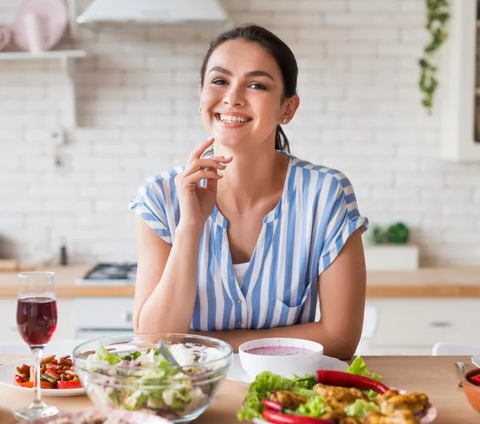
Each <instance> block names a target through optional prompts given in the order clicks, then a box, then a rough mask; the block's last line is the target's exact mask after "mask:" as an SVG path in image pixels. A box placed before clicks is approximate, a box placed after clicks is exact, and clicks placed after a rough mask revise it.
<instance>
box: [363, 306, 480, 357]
mask: <svg viewBox="0 0 480 424" xmlns="http://www.w3.org/2000/svg"><path fill="white" fill-rule="evenodd" d="M367 303H368V305H370V306H373V307H375V308H377V311H378V326H377V329H376V331H375V334H374V336H373V338H372V341H371V347H372V352H375V351H377V352H379V351H382V352H389V353H388V354H394V353H395V352H398V354H402V353H403V352H405V351H408V352H411V353H412V354H422V353H426V354H431V349H432V347H433V345H434V344H435V343H436V342H439V341H446V342H457V343H466V344H468V343H475V342H476V343H478V341H479V336H480V330H479V328H480V315H479V314H478V310H480V300H477V299H431V298H428V299H410V298H403V299H370V300H368V302H367Z"/></svg>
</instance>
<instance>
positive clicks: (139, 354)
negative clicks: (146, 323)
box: [85, 345, 223, 418]
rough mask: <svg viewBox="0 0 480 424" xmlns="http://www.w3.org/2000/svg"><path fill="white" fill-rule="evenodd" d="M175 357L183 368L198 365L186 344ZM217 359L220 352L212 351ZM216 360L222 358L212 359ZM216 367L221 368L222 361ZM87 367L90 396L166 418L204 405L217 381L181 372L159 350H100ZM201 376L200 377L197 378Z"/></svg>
mask: <svg viewBox="0 0 480 424" xmlns="http://www.w3.org/2000/svg"><path fill="white" fill-rule="evenodd" d="M171 351H172V354H173V355H174V357H175V359H176V360H177V361H178V362H179V364H180V365H184V366H186V365H189V364H193V363H194V360H195V358H194V356H193V353H192V352H191V351H190V350H189V349H188V348H186V347H185V346H183V345H173V346H172V347H171ZM210 353H211V354H213V356H215V353H216V352H210ZM209 359H211V360H215V359H218V358H212V357H211V355H210V358H209ZM219 362H220V363H218V364H217V365H216V367H215V368H218V367H221V366H222V362H223V361H219ZM85 368H86V370H87V371H88V372H89V377H87V378H91V381H90V384H87V387H90V393H91V394H92V395H93V396H95V397H97V398H98V399H99V400H100V402H101V404H102V405H104V406H106V407H109V408H113V409H127V410H132V411H138V410H149V411H150V412H153V413H156V414H157V415H162V416H165V417H172V418H173V417H178V416H183V415H185V414H188V413H189V412H191V411H194V410H195V409H197V408H199V407H200V406H202V405H203V404H204V403H205V402H206V401H207V399H208V398H209V396H210V394H211V391H212V390H213V385H214V384H216V381H215V380H216V379H215V378H213V379H212V378H209V379H207V380H208V381H205V382H202V380H201V376H202V372H203V373H205V372H208V371H211V370H213V368H214V367H209V369H204V370H203V371H198V369H195V368H193V369H192V370H191V371H192V372H193V373H197V374H192V375H190V374H189V375H187V374H185V373H183V372H181V371H180V370H179V369H178V367H176V366H173V365H172V364H170V362H168V361H167V360H166V359H165V358H164V357H163V356H162V355H161V354H160V353H159V351H158V350H157V349H155V348H150V349H148V350H145V351H130V352H124V353H122V354H120V353H113V352H110V351H108V350H107V349H106V348H104V347H100V348H98V349H97V351H96V352H95V353H94V354H91V355H89V356H88V357H87V359H86V363H85ZM196 377H198V378H196Z"/></svg>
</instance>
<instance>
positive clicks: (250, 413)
mask: <svg viewBox="0 0 480 424" xmlns="http://www.w3.org/2000/svg"><path fill="white" fill-rule="evenodd" d="M314 384H315V378H314V377H312V376H305V377H303V378H296V379H289V378H285V377H282V376H280V375H277V374H273V373H271V372H268V371H265V372H262V373H261V374H259V375H257V377H256V378H255V381H254V382H253V383H252V384H250V388H249V389H248V394H247V396H246V397H245V400H244V402H243V405H242V409H240V410H239V411H238V412H237V418H238V420H239V421H244V420H249V421H251V420H252V419H253V418H261V411H262V408H263V407H262V404H261V403H260V402H261V400H262V399H267V398H268V397H269V395H270V392H271V391H272V390H290V391H293V392H295V393H297V394H298V392H300V391H302V390H308V389H311V388H312V387H313V386H314Z"/></svg>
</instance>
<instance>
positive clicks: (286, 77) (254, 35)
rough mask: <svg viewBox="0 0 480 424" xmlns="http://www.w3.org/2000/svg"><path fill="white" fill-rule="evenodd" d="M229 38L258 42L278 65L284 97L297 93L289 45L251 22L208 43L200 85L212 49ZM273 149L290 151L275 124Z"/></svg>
mask: <svg viewBox="0 0 480 424" xmlns="http://www.w3.org/2000/svg"><path fill="white" fill-rule="evenodd" d="M231 40H244V41H249V42H253V43H258V44H260V45H261V46H262V47H263V48H264V49H265V50H267V51H268V52H269V53H270V54H271V55H272V56H273V58H274V59H275V60H276V61H277V63H278V66H279V67H280V71H281V72H282V77H283V86H284V90H283V95H284V97H286V98H289V97H292V96H293V95H294V94H296V93H297V75H298V67H297V61H296V60H295V56H294V55H293V53H292V51H291V50H290V47H288V46H287V45H286V44H285V43H284V42H283V41H282V40H280V38H278V37H277V36H276V35H275V34H272V33H271V32H270V31H268V30H267V29H265V28H262V27H260V26H257V25H251V24H248V25H242V26H239V27H235V28H232V29H230V30H228V31H225V32H223V33H221V34H220V35H218V36H217V37H216V38H215V39H214V40H213V41H212V42H211V43H210V48H209V49H208V52H207V54H206V55H205V58H204V59H203V64H202V69H201V76H200V84H201V86H202V87H203V83H204V80H205V72H206V68H207V63H208V60H209V59H210V56H211V55H212V53H213V51H214V50H215V49H216V48H217V47H218V46H219V45H220V44H223V43H225V42H226V41H231ZM275 149H276V150H284V151H286V152H290V144H289V143H288V139H287V136H286V135H285V133H284V132H283V130H282V127H281V126H280V125H277V130H276V133H275Z"/></svg>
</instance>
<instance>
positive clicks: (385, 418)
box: [360, 409, 420, 424]
mask: <svg viewBox="0 0 480 424" xmlns="http://www.w3.org/2000/svg"><path fill="white" fill-rule="evenodd" d="M360 423H361V424H420V420H419V419H418V418H417V417H416V416H415V414H414V413H413V412H412V411H410V410H408V409H406V410H403V411H395V412H393V413H391V414H382V413H380V412H370V413H369V414H368V415H366V416H365V417H363V418H362V420H361V421H360Z"/></svg>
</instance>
